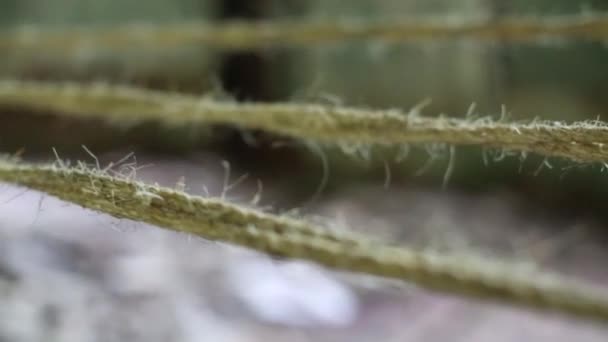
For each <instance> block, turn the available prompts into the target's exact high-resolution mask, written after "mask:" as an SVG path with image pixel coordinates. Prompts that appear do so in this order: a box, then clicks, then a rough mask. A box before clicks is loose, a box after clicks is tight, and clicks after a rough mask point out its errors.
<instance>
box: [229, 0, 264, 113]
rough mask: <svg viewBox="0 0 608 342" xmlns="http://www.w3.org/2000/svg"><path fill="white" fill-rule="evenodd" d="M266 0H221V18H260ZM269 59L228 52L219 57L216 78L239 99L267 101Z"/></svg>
mask: <svg viewBox="0 0 608 342" xmlns="http://www.w3.org/2000/svg"><path fill="white" fill-rule="evenodd" d="M268 7H269V3H268V1H267V0H248V1H242V0H223V1H221V9H220V18H221V19H222V20H237V19H238V20H260V19H263V18H265V16H266V13H268ZM270 69H271V67H270V65H269V61H268V60H267V59H266V58H264V56H262V55H261V54H260V53H259V52H256V51H237V52H228V53H226V54H225V55H224V56H222V65H221V70H220V80H221V82H222V86H223V87H224V90H226V91H227V92H229V93H230V94H231V95H232V96H234V97H235V98H236V99H237V100H239V101H271V100H273V99H274V98H273V94H272V91H271V90H270V88H271V87H270V85H269V73H270V72H271V70H270Z"/></svg>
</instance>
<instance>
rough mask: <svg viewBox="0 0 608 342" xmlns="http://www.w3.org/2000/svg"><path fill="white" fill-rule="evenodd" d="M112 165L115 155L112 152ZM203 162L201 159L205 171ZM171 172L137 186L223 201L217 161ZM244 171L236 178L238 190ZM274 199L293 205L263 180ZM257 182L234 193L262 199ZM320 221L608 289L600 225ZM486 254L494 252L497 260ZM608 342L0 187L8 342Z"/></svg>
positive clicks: (473, 217) (385, 208)
mask: <svg viewBox="0 0 608 342" xmlns="http://www.w3.org/2000/svg"><path fill="white" fill-rule="evenodd" d="M112 158H113V156H112ZM203 161H204V162H203ZM203 161H201V159H200V158H199V159H197V160H196V161H181V162H175V161H160V160H155V161H154V164H155V165H154V166H152V167H149V168H147V169H142V170H141V171H140V172H139V177H140V178H142V179H144V180H146V181H148V182H152V181H157V182H159V183H160V184H163V185H169V186H172V185H173V184H175V183H176V182H177V180H178V179H179V176H182V175H184V176H186V181H187V185H188V188H189V190H188V191H190V192H194V193H203V190H202V189H203V184H205V185H207V187H208V192H210V193H211V194H212V195H218V194H220V193H221V189H222V184H223V181H222V179H223V172H222V169H221V166H220V165H221V164H220V161H219V158H216V157H214V156H209V157H205V158H203ZM237 176H238V175H237V174H235V175H233V178H236V177H237ZM264 189H265V190H264V192H263V198H264V199H263V203H273V201H279V200H280V199H281V192H280V189H276V188H273V186H272V184H265V187H264ZM256 191H257V188H256V186H255V182H244V183H243V184H242V185H239V186H237V187H236V188H235V189H234V190H233V191H231V192H230V193H229V194H228V196H229V197H231V198H235V199H237V200H241V201H247V200H248V199H250V198H253V197H254V195H255V193H256ZM310 210H312V212H314V213H317V214H319V215H323V216H325V217H327V218H329V220H331V221H333V222H335V223H337V224H341V225H345V226H348V227H350V228H352V229H356V230H365V231H366V233H373V234H375V235H377V236H381V237H383V238H385V239H393V240H399V241H401V242H402V243H405V244H413V245H420V244H423V245H430V246H433V248H439V249H446V250H449V251H452V252H458V251H462V250H463V248H464V247H465V246H468V245H470V246H473V247H474V248H475V249H476V250H478V251H479V253H490V254H493V255H501V256H503V257H507V256H508V257H512V258H514V260H516V261H522V260H531V259H534V260H537V261H538V262H539V263H541V267H546V268H550V269H553V270H557V271H560V272H563V273H566V274H569V275H573V276H577V277H582V278H585V279H587V280H589V281H593V282H596V283H599V284H602V283H605V281H606V279H608V273H607V272H608V270H606V269H605V267H603V260H606V259H605V258H606V254H608V253H607V252H606V251H607V249H606V246H603V244H602V242H601V241H597V239H593V238H592V237H590V235H589V234H590V233H589V231H590V230H591V229H592V228H593V227H594V226H595V225H597V224H596V223H593V222H586V221H585V220H584V219H576V220H571V221H568V220H564V219H556V218H554V217H552V216H551V215H542V214H534V213H532V212H531V211H530V210H527V209H526V208H522V207H521V205H519V204H518V202H517V200H516V199H515V198H514V197H512V196H510V195H508V194H493V195H484V196H466V195H462V194H456V193H452V192H450V191H447V192H440V191H438V192H425V191H421V190H417V189H409V188H405V189H399V188H397V187H392V188H391V189H389V190H388V191H387V190H384V189H383V188H382V185H381V184H379V185H378V187H377V188H373V187H372V188H364V187H361V188H355V189H351V190H349V191H347V192H343V193H338V194H336V195H334V196H332V197H331V198H325V199H323V200H320V201H318V202H316V203H315V204H314V206H313V207H312V208H311V209H310ZM484 251H485V252H484ZM268 340H277V341H463V342H464V341H551V342H555V341H589V342H593V341H606V340H608V329H607V328H605V327H601V326H599V325H595V324H591V323H587V322H581V321H576V320H570V319H567V318H564V317H558V316H556V315H541V314H538V313H533V312H528V311H523V310H517V309H511V308H506V307H502V306H496V305H492V304H487V303H479V302H474V301H467V300H463V299H459V298H454V297H450V296H443V295H438V294H433V293H428V292H425V291H421V290H418V289H415V288H413V287H408V286H405V287H403V286H400V287H394V286H392V283H389V282H383V281H380V280H378V279H373V278H369V277H363V276H355V275H346V274H337V273H334V272H331V271H328V270H325V269H323V268H320V267H317V266H315V265H312V264H308V263H304V262H296V261H288V262H286V261H275V260H270V259H268V258H267V257H265V256H263V255H260V254H257V253H255V252H251V251H246V250H243V249H241V248H236V247H232V246H227V245H223V244H217V243H210V242H207V241H203V240H201V239H198V238H194V237H190V236H186V235H181V234H176V233H172V232H168V231H164V230H161V229H158V228H156V227H151V226H147V225H144V224H139V223H134V222H130V221H126V220H117V219H114V218H111V217H109V216H107V215H103V214H99V213H94V212H91V211H88V210H83V209H81V208H78V207H76V206H73V205H70V204H66V203H64V202H61V201H59V200H56V199H54V198H51V197H48V196H43V195H41V194H40V193H37V192H35V191H24V190H23V189H20V188H16V187H12V186H8V185H1V186H0V341H2V342H4V341H7V342H22V341H23V342H30V341H75V342H76V341H78V342H85V341H104V342H105V341H268Z"/></svg>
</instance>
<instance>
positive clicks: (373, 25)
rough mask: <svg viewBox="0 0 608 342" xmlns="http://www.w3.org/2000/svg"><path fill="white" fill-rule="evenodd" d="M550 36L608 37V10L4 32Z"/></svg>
mask: <svg viewBox="0 0 608 342" xmlns="http://www.w3.org/2000/svg"><path fill="white" fill-rule="evenodd" d="M547 38H553V39H554V38H564V39H589V40H606V39H608V14H603V13H597V14H580V15H562V16H544V17H541V16H535V17H517V16H512V17H500V18H496V17H494V18H493V17H491V16H490V17H472V18H467V17H461V16H446V17H427V18H424V17H422V18H421V17H409V18H400V19H395V18H391V19H384V20H375V21H364V20H355V19H352V18H351V19H333V20H326V21H321V20H316V21H300V22H298V21H255V22H248V21H231V22H224V23H201V24H199V23H191V24H178V25H173V26H170V25H163V26H158V25H152V24H150V25H146V24H132V25H125V26H119V27H111V28H105V29H101V28H98V29H92V28H90V29H84V28H78V27H75V28H69V29H63V30H61V29H55V30H53V29H49V28H47V27H36V26H28V27H21V28H15V29H13V30H11V31H4V32H2V33H1V34H0V48H5V49H34V50H39V51H44V50H45V49H56V50H57V49H58V50H61V51H69V50H74V49H76V50H78V49H87V48H115V49H116V48H130V47H133V46H140V47H141V46H147V47H153V48H167V47H172V46H177V45H183V44H206V45H209V46H213V47H217V48H224V49H252V48H266V47H270V46H285V45H304V46H312V45H318V44H327V43H338V42H344V41H352V40H362V39H363V40H381V41H423V40H436V39H473V40H482V41H496V40H500V41H509V42H525V41H538V40H542V39H547Z"/></svg>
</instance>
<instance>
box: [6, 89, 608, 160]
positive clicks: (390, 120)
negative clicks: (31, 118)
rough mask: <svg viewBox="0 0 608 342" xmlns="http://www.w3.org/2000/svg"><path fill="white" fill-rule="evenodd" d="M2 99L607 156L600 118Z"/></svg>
mask: <svg viewBox="0 0 608 342" xmlns="http://www.w3.org/2000/svg"><path fill="white" fill-rule="evenodd" d="M0 105H5V106H21V107H25V108H28V109H38V110H43V111H55V112H57V113H59V114H62V115H69V116H73V117H76V118H82V119H87V118H95V119H101V120H106V121H109V122H112V123H115V124H117V125H131V124H136V123H142V122H149V121H157V122H161V123H162V124H164V125H167V126H174V125H192V124H220V123H221V124H232V125H236V126H241V127H244V128H249V129H262V130H267V131H270V132H274V133H278V134H284V135H287V136H291V137H296V138H301V139H310V140H315V141H320V142H325V143H346V144H348V143H352V144H358V145H360V144H372V145H373V144H379V145H399V144H409V143H446V144H453V145H483V146H484V147H490V148H497V149H504V150H510V151H523V152H533V153H537V154H540V155H544V156H547V157H562V158H568V159H572V160H575V161H580V162H606V161H608V149H607V148H606V146H607V145H608V126H607V125H606V124H605V123H603V122H600V121H597V120H596V121H583V122H575V123H572V124H566V123H562V122H553V121H533V122H525V123H516V122H513V123H507V122H503V121H502V120H501V121H492V120H490V119H488V118H482V119H476V120H473V119H455V118H442V117H439V118H431V117H421V116H419V115H418V110H417V109H414V110H412V111H410V112H409V113H406V112H402V111H398V110H365V109H354V108H345V107H336V106H321V105H315V104H310V105H302V104H288V103H284V104H280V103H278V104H264V103H234V102H218V101H215V100H212V99H210V98H205V97H196V96H188V95H181V94H173V93H165V92H159V91H151V90H143V89H137V88H130V87H125V86H108V85H104V84H89V85H86V84H76V83H63V84H59V83H57V84H54V83H36V82H19V81H0ZM379 132H381V134H379Z"/></svg>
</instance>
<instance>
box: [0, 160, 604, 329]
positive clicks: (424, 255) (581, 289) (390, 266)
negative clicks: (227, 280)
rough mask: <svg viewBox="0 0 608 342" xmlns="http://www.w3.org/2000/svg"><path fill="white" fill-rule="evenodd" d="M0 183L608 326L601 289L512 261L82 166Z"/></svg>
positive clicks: (22, 173)
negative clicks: (378, 236)
mask: <svg viewBox="0 0 608 342" xmlns="http://www.w3.org/2000/svg"><path fill="white" fill-rule="evenodd" d="M0 181H3V182H8V183H14V184H16V185H21V186H24V187H27V188H30V189H35V190H38V191H42V192H45V193H47V194H49V195H52V196H55V197H58V198H60V199H62V200H65V201H68V202H72V203H75V204H78V205H80V206H82V207H84V208H89V209H93V210H96V211H99V212H103V213H107V214H110V215H112V216H114V217H118V218H126V219H131V220H135V221H140V222H146V223H150V224H154V225H157V226H160V227H164V228H167V229H170V230H174V231H178V232H184V233H189V234H195V235H198V236H200V237H202V238H205V239H209V240H214V241H220V242H227V243H232V244H236V245H241V246H244V247H247V248H251V249H254V250H257V251H260V252H263V253H267V254H270V255H277V256H282V257H287V258H296V259H305V260H309V261H313V262H316V263H318V264H321V265H324V266H327V267H330V268H334V269H338V270H344V271H352V272H360V273H366V274H370V275H376V276H381V277H388V278H394V279H400V280H404V281H406V282H411V283H413V284H415V285H418V286H420V287H423V288H427V289H430V290H434V291H439V292H444V293H450V294H456V295H465V296H469V297H472V298H481V299H486V300H493V301H498V302H503V303H509V304H512V305H518V306H522V307H527V308H533V309H538V310H548V311H554V312H560V313H565V314H569V315H573V316H576V317H581V318H587V319H597V320H601V321H608V297H606V296H604V295H602V294H601V292H600V291H599V290H597V289H595V288H592V287H589V286H583V285H582V284H574V283H571V281H569V280H567V279H563V278H561V277H558V276H555V275H549V274H542V273H541V274H539V273H536V272H535V273H531V272H530V271H523V270H520V269H517V268H514V267H512V266H509V265H508V264H504V263H500V262H492V261H489V260H482V259H480V258H473V257H455V256H448V255H441V254H436V253H431V252H420V251H415V250H411V249H407V248H404V247H403V248H401V247H395V246H387V245H384V244H381V243H379V242H373V241H371V240H369V239H366V238H363V237H359V236H356V235H354V234H351V233H348V232H338V231H332V230H328V229H325V230H323V229H321V228H318V227H315V226H313V225H311V224H309V223H307V222H305V221H300V220H295V219H290V218H285V217H280V216H275V215H271V214H268V213H263V212H258V211H256V210H252V209H247V208H242V207H239V206H237V205H234V204H230V203H227V202H224V201H220V200H216V199H209V198H202V197H197V196H191V195H188V194H186V193H183V192H180V191H178V190H174V189H169V188H162V187H158V186H150V185H146V184H143V183H140V182H137V181H134V180H132V179H129V178H127V177H125V176H110V175H109V174H107V173H105V172H103V171H100V170H98V169H90V168H88V167H86V166H84V165H83V164H79V166H78V167H72V168H68V167H66V166H65V165H63V163H61V162H57V163H56V164H53V165H29V164H25V163H21V162H18V161H16V160H12V159H8V158H3V159H0Z"/></svg>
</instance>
